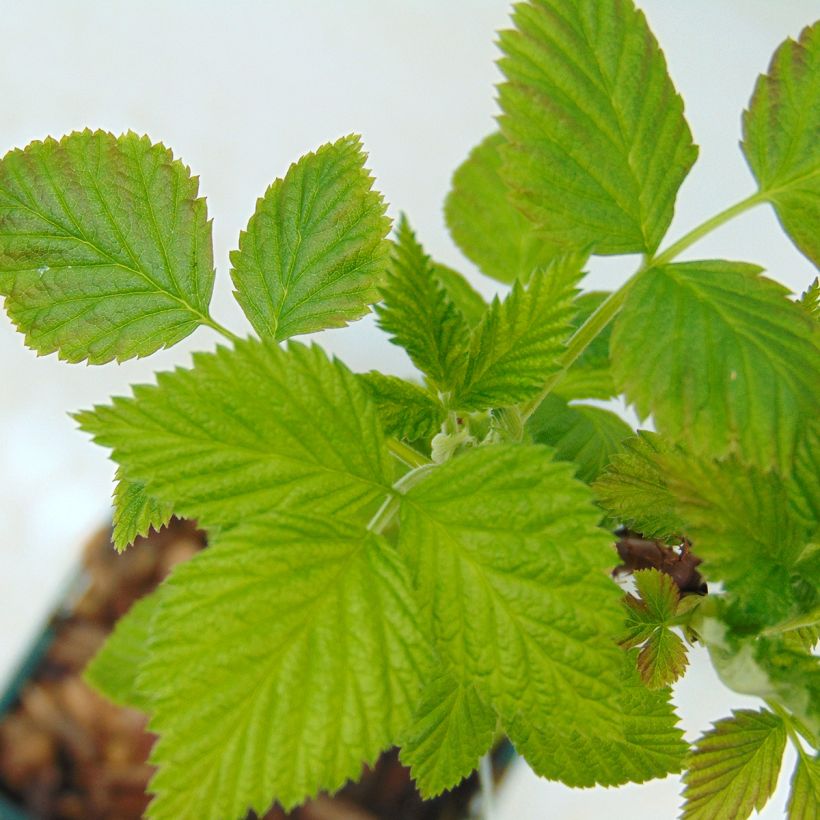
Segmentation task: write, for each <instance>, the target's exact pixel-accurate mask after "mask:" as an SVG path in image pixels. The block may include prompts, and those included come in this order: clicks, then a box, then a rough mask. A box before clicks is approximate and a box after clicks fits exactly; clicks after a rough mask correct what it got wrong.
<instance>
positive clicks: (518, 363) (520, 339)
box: [453, 254, 586, 410]
mask: <svg viewBox="0 0 820 820" xmlns="http://www.w3.org/2000/svg"><path fill="white" fill-rule="evenodd" d="M585 261H586V257H584V256H582V255H580V254H567V255H565V256H561V257H558V258H556V259H555V260H554V261H553V262H552V263H551V264H550V265H549V267H548V268H546V269H545V270H543V271H536V272H535V273H534V274H533V277H532V279H530V281H529V283H528V284H527V285H526V287H525V286H524V285H522V284H521V282H520V281H516V282H515V283H514V284H513V287H512V290H511V291H510V293H509V294H508V295H507V297H506V299H504V301H503V302H502V301H501V300H500V299H499V298H498V297H496V298H495V299H494V300H493V303H492V305H490V308H489V310H488V311H487V313H486V314H485V316H484V318H483V319H482V321H481V323H480V324H479V325H478V327H477V328H476V329H475V330H474V331H473V335H472V340H471V345H470V359H469V362H468V364H467V371H466V374H465V376H464V383H463V385H462V386H461V387H460V389H459V390H458V392H457V394H456V397H455V398H454V399H453V403H454V404H455V405H456V406H457V407H459V408H460V409H466V410H484V409H486V408H488V407H507V406H510V405H513V404H518V403H519V402H523V401H526V400H527V399H531V398H533V397H534V396H536V395H537V394H538V393H539V392H540V391H541V390H542V388H543V387H544V382H545V381H546V378H547V376H548V375H549V374H550V373H552V372H554V371H555V370H556V368H557V359H558V356H559V355H560V354H561V352H562V351H563V350H564V348H565V343H566V340H567V337H568V336H569V332H570V320H571V318H572V314H573V306H572V303H573V297H574V296H575V292H576V291H575V286H576V284H577V283H578V280H579V279H580V277H581V267H582V265H583V264H584V262H585Z"/></svg>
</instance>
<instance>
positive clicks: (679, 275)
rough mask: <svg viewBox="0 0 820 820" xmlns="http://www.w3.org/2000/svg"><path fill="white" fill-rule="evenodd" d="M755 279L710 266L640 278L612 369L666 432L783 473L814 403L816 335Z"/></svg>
mask: <svg viewBox="0 0 820 820" xmlns="http://www.w3.org/2000/svg"><path fill="white" fill-rule="evenodd" d="M759 273H760V268H757V267H756V266H754V265H746V264H742V263H739V262H723V261H714V260H713V261H700V262H682V263H679V264H672V265H664V266H662V267H659V268H651V269H650V270H647V271H644V273H642V274H641V275H640V277H639V278H638V279H637V280H636V281H635V284H634V286H633V287H632V288H631V290H630V291H629V295H628V296H627V299H626V303H625V304H624V306H623V309H622V310H621V312H620V314H619V315H618V318H617V319H616V324H615V328H614V330H613V333H612V370H613V376H614V377H615V382H616V384H617V385H618V387H620V388H621V389H623V391H624V392H625V393H626V395H627V398H628V399H629V400H630V401H631V402H633V403H634V405H635V408H636V409H637V411H638V413H639V414H640V415H641V416H644V417H645V416H647V415H648V414H649V413H650V412H651V413H652V414H653V417H654V419H655V424H656V426H657V428H658V430H659V432H661V433H663V434H664V435H668V436H669V437H670V438H672V439H674V440H677V441H682V442H685V443H686V444H687V445H688V446H689V447H690V448H691V449H692V450H693V451H695V452H696V453H699V454H704V455H711V456H714V457H720V456H723V455H726V454H728V453H730V452H739V453H740V454H741V455H742V456H743V458H744V459H745V460H746V461H749V462H752V463H755V464H758V465H760V466H762V467H771V466H775V467H779V468H780V469H782V470H783V471H784V472H788V471H789V470H790V468H791V463H792V460H793V457H794V450H795V446H796V444H797V440H798V438H799V435H800V432H801V427H802V419H804V418H811V417H812V416H813V415H814V414H815V413H816V410H817V406H818V402H819V401H820V349H818V338H820V334H818V328H817V326H816V324H815V323H813V322H812V321H811V320H810V319H809V318H808V317H807V316H806V314H805V312H804V311H803V310H801V308H800V307H799V306H797V305H796V304H795V303H794V302H792V301H790V300H789V299H787V298H786V296H787V293H788V291H787V290H786V288H784V287H783V286H782V285H779V284H777V283H776V282H773V281H772V280H770V279H766V278H765V277H762V276H759Z"/></svg>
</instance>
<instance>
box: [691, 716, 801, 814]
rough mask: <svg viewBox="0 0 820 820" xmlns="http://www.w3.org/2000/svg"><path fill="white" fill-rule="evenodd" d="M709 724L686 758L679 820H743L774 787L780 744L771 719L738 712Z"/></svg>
mask: <svg viewBox="0 0 820 820" xmlns="http://www.w3.org/2000/svg"><path fill="white" fill-rule="evenodd" d="M713 726H714V728H713V729H711V730H710V731H708V732H706V734H704V735H703V737H701V739H700V740H699V741H698V743H697V745H696V747H695V749H694V751H693V752H692V754H691V756H690V757H689V770H688V771H687V772H686V774H685V775H684V776H683V780H684V783H685V784H686V788H685V789H684V792H683V794H684V797H685V798H686V802H685V804H684V807H683V814H682V815H681V817H682V820H723V818H728V817H731V818H732V820H744V818H746V817H749V815H750V814H751V813H752V811H753V810H755V809H756V810H757V811H760V810H761V809H762V808H763V807H764V806H765V805H766V803H767V802H768V800H769V798H770V797H771V796H772V793H773V792H774V790H775V787H776V786H777V777H778V775H779V773H780V761H781V759H782V757H783V749H784V748H785V745H786V730H785V728H784V726H783V721H782V720H781V719H780V718H779V717H778V716H777V715H775V714H773V713H772V712H769V711H767V710H766V709H761V710H760V711H758V712H753V711H752V710H751V709H739V710H737V711H734V712H732V717H730V718H724V719H723V720H719V721H717V722H716V723H714V724H713Z"/></svg>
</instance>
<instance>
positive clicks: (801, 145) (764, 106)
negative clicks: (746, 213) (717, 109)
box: [742, 22, 820, 265]
mask: <svg viewBox="0 0 820 820" xmlns="http://www.w3.org/2000/svg"><path fill="white" fill-rule="evenodd" d="M818 74H820V22H817V23H814V24H813V25H811V26H807V27H806V28H805V29H803V32H802V34H801V35H800V39H799V40H798V41H797V42H795V41H794V40H792V39H791V38H788V39H787V40H786V41H785V42H784V43H783V44H782V45H781V46H780V47H779V48H778V49H777V51H776V52H775V54H774V57H772V62H771V64H770V65H769V73H768V74H763V75H761V76H760V77H759V78H758V81H757V85H756V86H755V90H754V94H753V95H752V101H751V103H750V104H749V108H748V110H747V111H745V112H744V114H743V143H742V146H743V153H744V154H745V155H746V160H747V161H748V163H749V166H750V167H751V169H752V173H753V174H754V175H755V178H756V179H757V181H758V184H759V186H760V191H761V193H762V194H763V196H764V197H765V198H766V199H767V200H768V201H769V202H771V203H772V205H774V208H775V211H776V212H777V216H778V218H779V219H780V223H781V224H782V225H783V228H784V230H785V231H786V233H788V234H789V236H790V237H791V238H792V240H793V241H794V244H795V245H797V247H798V248H799V249H800V250H801V251H802V252H803V253H804V254H805V255H806V256H808V257H809V259H811V260H812V261H813V262H814V264H815V265H820V84H819V83H818V82H817V77H818Z"/></svg>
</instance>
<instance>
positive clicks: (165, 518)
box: [113, 470, 174, 552]
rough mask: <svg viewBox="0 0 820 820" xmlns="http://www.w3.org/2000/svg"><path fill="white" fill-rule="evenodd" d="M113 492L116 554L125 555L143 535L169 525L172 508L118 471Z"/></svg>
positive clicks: (142, 485) (172, 512)
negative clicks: (128, 548)
mask: <svg viewBox="0 0 820 820" xmlns="http://www.w3.org/2000/svg"><path fill="white" fill-rule="evenodd" d="M116 481H117V487H116V489H115V490H114V534H113V541H114V546H115V547H116V549H117V552H122V551H123V550H124V549H126V548H127V547H129V546H131V544H133V543H134V541H136V539H137V538H138V537H139V536H141V535H148V533H149V532H150V531H151V530H152V529H154V530H160V529H162V528H163V527H164V526H166V525H167V524H168V522H169V521H170V520H171V516H172V515H173V514H174V510H173V507H172V505H171V504H168V503H167V502H163V501H158V500H157V499H156V498H152V497H151V496H150V495H148V493H147V492H146V490H145V485H144V484H141V483H138V482H135V481H129V480H128V479H127V478H125V477H124V476H123V475H122V470H117V477H116Z"/></svg>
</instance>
